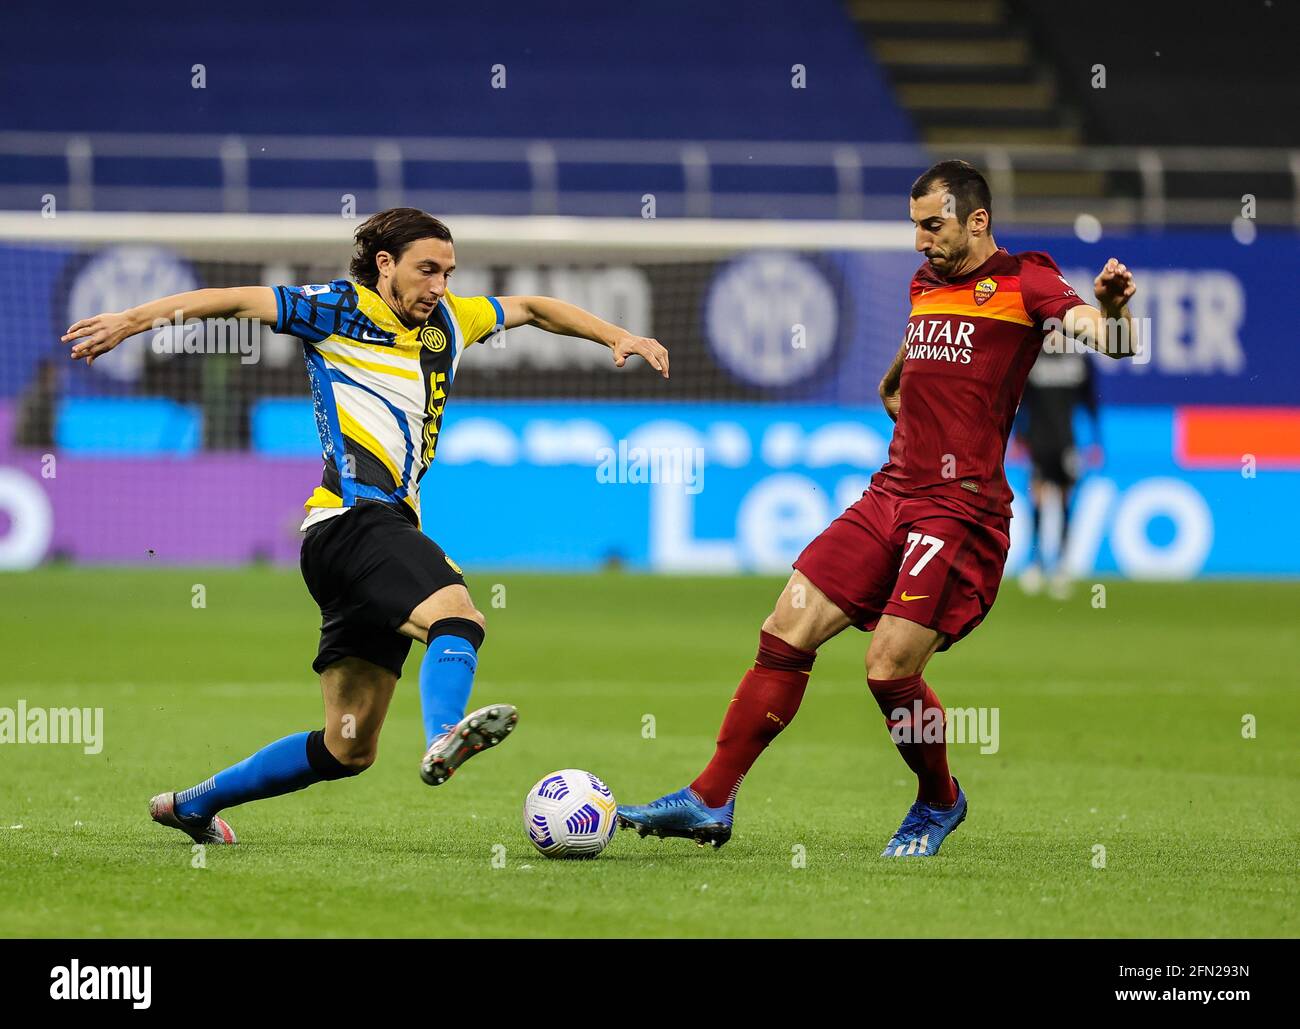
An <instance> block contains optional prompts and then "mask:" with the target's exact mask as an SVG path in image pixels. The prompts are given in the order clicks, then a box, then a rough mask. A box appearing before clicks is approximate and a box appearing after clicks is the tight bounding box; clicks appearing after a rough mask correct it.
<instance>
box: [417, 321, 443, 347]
mask: <svg viewBox="0 0 1300 1029" xmlns="http://www.w3.org/2000/svg"><path fill="white" fill-rule="evenodd" d="M420 344H421V345H422V346H424V347H426V348H428V349H429V350H432V351H433V352H434V353H435V354H440V353H442V352H443V351H444V350H446V349H447V334H446V333H445V332H443V331H442V330H441V329H439V328H437V327H436V326H433V325H426V326H425V327H424V328H422V329H421V330H420Z"/></svg>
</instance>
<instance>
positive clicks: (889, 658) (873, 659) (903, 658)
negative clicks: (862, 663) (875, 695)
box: [866, 640, 913, 679]
mask: <svg viewBox="0 0 1300 1029" xmlns="http://www.w3.org/2000/svg"><path fill="white" fill-rule="evenodd" d="M912 664H913V661H912V658H911V656H910V655H908V654H906V653H904V652H903V651H902V650H901V649H900V648H897V647H892V646H890V645H889V644H886V643H877V642H876V641H875V640H872V642H871V646H869V647H868V648H867V660H866V665H867V678H869V679H902V678H904V677H906V676H908V675H911V674H913V673H912Z"/></svg>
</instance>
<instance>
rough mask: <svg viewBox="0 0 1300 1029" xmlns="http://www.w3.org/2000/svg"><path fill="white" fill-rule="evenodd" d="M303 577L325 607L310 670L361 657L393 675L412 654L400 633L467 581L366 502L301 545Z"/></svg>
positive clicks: (419, 538)
mask: <svg viewBox="0 0 1300 1029" xmlns="http://www.w3.org/2000/svg"><path fill="white" fill-rule="evenodd" d="M301 564H302V577H303V580H304V581H305V582H306V583H307V589H309V590H310V591H311V595H312V597H314V598H315V600H316V603H317V604H319V605H320V613H321V627H320V649H319V651H318V652H317V654H316V660H315V661H313V662H312V666H311V667H312V670H313V671H315V672H318V673H319V672H322V671H324V670H325V669H326V668H328V667H329V666H330V665H332V664H333V663H334V662H336V661H338V660H339V659H340V658H344V657H360V658H364V659H365V660H366V661H370V662H371V663H373V664H376V665H379V666H380V667H381V668H387V669H388V670H389V671H390V672H392V673H393V674H394V675H398V676H400V675H401V674H402V665H403V663H404V662H405V661H406V655H407V654H408V653H409V652H410V650H411V639H410V637H409V636H403V635H402V634H401V633H400V632H398V631H397V630H398V629H399V628H400V627H401V626H402V625H403V624H404V623H405V622H406V620H407V618H408V617H410V614H411V612H412V611H414V610H415V609H416V608H417V607H418V606H419V605H420V604H421V603H422V602H423V601H424V599H425V598H426V597H428V596H429V595H430V594H432V593H436V592H437V591H438V590H440V589H442V588H443V587H444V586H453V585H459V586H463V585H465V577H464V576H463V575H461V572H460V569H459V568H457V567H456V565H455V564H453V563H452V560H451V558H449V557H448V556H447V555H446V554H444V553H443V551H442V548H441V547H440V546H438V544H436V543H434V542H433V540H431V539H429V537H428V536H426V535H425V534H424V533H422V532H421V531H420V530H419V529H418V528H416V526H415V524H414V523H413V522H411V521H410V520H409V519H408V518H407V517H406V516H405V515H403V514H402V513H401V512H400V511H399V510H397V509H396V508H394V507H390V506H389V505H387V504H381V503H377V502H373V501H361V502H358V504H357V506H356V507H354V508H352V510H350V511H347V512H345V513H344V514H341V515H335V516H334V517H333V518H327V519H326V520H325V521H323V522H319V523H317V524H316V525H313V526H311V528H309V529H308V530H307V532H306V534H305V535H304V537H303V541H302V561H301Z"/></svg>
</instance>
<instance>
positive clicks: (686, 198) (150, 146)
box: [0, 132, 1300, 226]
mask: <svg viewBox="0 0 1300 1029" xmlns="http://www.w3.org/2000/svg"><path fill="white" fill-rule="evenodd" d="M941 156H944V157H946V156H961V157H965V158H967V159H969V160H972V161H974V162H975V163H977V164H979V165H980V166H982V167H983V168H984V169H986V171H987V172H988V175H989V178H990V180H991V184H992V186H993V190H994V195H995V197H996V199H997V204H998V217H999V219H1000V220H1002V221H1005V222H1020V223H1024V224H1028V223H1040V224H1048V223H1068V222H1070V221H1072V220H1073V219H1074V218H1075V217H1076V216H1077V215H1078V214H1079V213H1080V212H1081V211H1086V212H1087V213H1089V214H1092V215H1095V216H1097V217H1098V218H1101V219H1102V220H1104V221H1106V222H1107V223H1109V224H1122V225H1147V226H1159V225H1166V224H1189V223H1195V224H1224V223H1226V222H1230V221H1231V220H1232V219H1233V218H1234V217H1236V216H1238V215H1239V214H1240V212H1241V207H1242V204H1243V203H1244V201H1243V199H1242V196H1241V192H1242V191H1240V190H1238V189H1236V188H1235V186H1234V188H1232V189H1231V190H1228V189H1226V188H1225V187H1224V186H1223V185H1222V183H1223V181H1224V180H1226V179H1231V181H1232V182H1234V183H1236V182H1238V181H1240V180H1241V179H1243V177H1244V178H1245V179H1246V180H1247V181H1248V183H1250V182H1254V181H1256V180H1258V181H1259V182H1260V183H1261V184H1260V185H1259V186H1257V187H1254V189H1253V192H1252V196H1254V195H1255V194H1258V196H1257V198H1256V211H1255V218H1256V219H1257V221H1258V222H1259V223H1260V224H1265V225H1296V226H1300V151H1296V150H1287V149H1282V148H1276V149H1266V148H1257V149H1242V148H1213V147H1151V148H1133V147H1108V146H1088V147H1051V146H994V145H979V144H962V145H959V146H954V147H952V148H949V149H947V150H945V151H944V152H943V153H939V152H938V151H934V150H931V149H926V148H924V147H921V146H919V145H913V144H885V143H835V142H825V143H812V142H809V143H805V142H798V143H795V142H745V141H645V140H527V139H513V140H504V139H455V138H451V139H423V138H412V139H399V138H377V137H362V136H339V137H322V136H303V137H284V136H220V135H162V134H120V133H104V134H67V133H57V132H0V168H3V165H4V163H5V161H6V160H9V159H33V158H35V159H43V160H44V161H45V162H46V164H45V165H44V167H45V168H46V169H47V171H46V172H44V173H43V174H47V175H49V177H48V178H45V179H44V180H42V178H41V177H40V176H39V175H33V174H32V173H31V172H28V173H26V174H22V173H19V172H16V171H11V172H8V173H5V174H0V208H7V209H11V210H24V209H26V210H30V209H33V208H36V207H38V206H39V205H40V204H41V202H42V198H43V197H45V196H47V195H54V196H55V197H56V198H57V200H58V202H59V204H60V206H61V207H62V208H63V209H64V210H74V211H94V210H115V211H120V210H126V211H154V212H159V211H220V212H225V213H246V212H261V213H276V212H286V213H288V212H294V213H307V212H317V213H318V212H322V211H329V210H331V209H334V208H337V207H338V206H339V204H340V197H341V191H340V190H339V189H337V188H325V187H323V186H320V185H317V186H310V185H302V186H297V185H293V186H290V185H264V184H257V179H258V176H257V174H256V172H257V171H258V170H259V169H260V168H262V167H263V166H269V165H274V164H276V163H277V162H283V161H308V162H311V163H313V164H314V165H316V166H317V168H318V170H329V169H333V171H335V172H343V171H344V165H345V163H346V164H347V165H348V166H350V167H352V168H356V167H357V164H358V162H360V163H361V164H363V165H366V166H368V170H367V173H366V174H365V176H364V178H365V180H366V181H365V183H364V184H359V185H358V186H357V187H356V188H352V189H350V190H348V191H347V192H348V193H349V194H350V195H352V196H353V197H354V198H356V200H357V202H358V205H359V206H360V207H361V208H362V209H370V210H377V209H380V208H383V207H390V206H396V205H398V204H412V205H415V206H421V207H425V208H428V209H431V210H437V211H443V212H463V213H481V214H502V215H507V214H509V215H522V214H529V215H555V214H573V215H610V214H616V213H617V214H623V213H628V214H631V213H635V212H634V211H632V210H628V208H629V206H631V205H636V204H640V203H641V199H640V195H639V194H640V191H637V190H632V189H622V190H617V189H613V188H611V189H580V188H567V187H564V186H562V174H561V173H562V172H563V171H564V170H565V169H566V168H573V167H576V166H584V167H586V168H588V169H591V168H593V167H594V168H607V169H611V170H614V169H621V170H622V171H623V173H624V174H625V173H626V169H627V168H628V167H629V166H643V167H658V168H660V169H663V170H671V173H672V176H673V177H676V178H677V179H678V180H679V181H680V187H673V188H667V189H664V188H658V189H654V190H652V192H654V193H655V195H656V200H657V203H658V213H659V214H660V216H666V215H671V216H675V217H690V218H707V217H722V218H732V217H773V216H777V217H786V218H801V217H802V218H809V219H844V220H859V219H864V218H869V219H870V218H875V219H879V218H893V217H897V216H898V211H899V207H900V196H899V193H900V189H899V180H900V176H901V177H903V178H906V176H907V175H908V174H909V173H911V172H913V171H915V170H918V169H921V168H924V167H925V166H927V165H928V164H929V163H931V162H932V161H934V160H935V159H937V158H938V157H941ZM51 159H53V160H54V162H56V164H55V165H54V167H57V168H58V169H59V171H58V173H57V175H56V174H54V173H53V172H52V171H49V170H48V169H50V168H51V165H50V164H49V162H50V160H51ZM101 160H105V161H106V160H125V161H133V160H134V161H138V162H140V164H141V168H140V169H139V174H138V178H139V181H134V182H131V183H123V182H111V181H106V176H104V175H103V174H102V171H101V170H99V169H97V163H99V162H100V161H101ZM196 161H198V162H204V161H206V162H209V163H210V165H211V168H210V169H209V170H210V171H211V172H212V173H213V174H212V175H211V176H210V177H211V178H212V181H213V182H214V183H215V184H213V185H208V186H203V185H194V184H185V183H186V176H185V174H183V173H181V174H178V170H180V169H182V168H183V167H184V166H182V165H180V164H178V163H177V162H190V163H191V167H192V163H193V162H196ZM37 163H38V164H39V161H38V162H37ZM415 163H436V164H444V165H447V166H449V167H450V166H457V165H459V166H461V171H462V173H463V172H465V171H466V170H467V169H472V168H473V166H479V165H499V166H502V167H507V168H508V167H512V166H513V167H514V168H515V169H517V170H518V171H519V172H520V175H519V176H517V178H519V180H520V181H521V182H523V181H526V183H527V186H526V188H517V189H501V188H493V187H489V186H486V185H485V186H484V187H483V188H465V187H463V186H462V187H461V188H454V189H452V188H447V189H443V188H430V187H427V186H424V187H421V186H419V185H418V182H417V181H416V180H417V179H418V178H419V177H418V176H413V175H412V174H411V168H412V165H413V164H415ZM169 164H170V166H169ZM728 169H745V171H746V173H747V174H748V173H749V172H750V171H752V170H753V169H760V170H768V171H773V172H776V171H785V172H788V171H789V170H792V169H793V170H800V169H802V170H806V171H807V172H808V173H809V180H808V182H807V183H805V184H806V185H807V186H808V187H809V188H808V189H807V191H802V192H794V191H789V190H787V191H784V192H782V191H762V190H758V191H747V190H742V189H726V188H722V187H721V185H720V183H719V181H718V179H719V173H721V172H725V171H726V170H728ZM155 173H156V177H151V176H152V175H154V174H155ZM1060 173H1067V174H1066V175H1065V176H1061V174H1060ZM1080 173H1081V174H1082V175H1083V177H1084V178H1087V176H1088V175H1093V176H1096V175H1101V176H1104V177H1106V178H1105V179H1104V181H1102V183H1101V184H1100V186H1098V185H1097V183H1096V181H1095V180H1094V182H1093V185H1092V187H1090V188H1088V189H1079V190H1076V191H1075V192H1073V193H1071V191H1070V189H1069V186H1068V184H1067V185H1065V186H1064V187H1062V186H1061V185H1060V181H1067V180H1068V175H1069V174H1080ZM346 174H347V173H346V172H344V181H345V180H346ZM351 174H356V173H355V172H352V173H351ZM1035 175H1037V176H1038V184H1037V185H1036V186H1034V187H1031V188H1027V183H1028V182H1029V181H1030V179H1031V178H1032V177H1033V176H1035ZM1053 175H1056V176H1057V179H1058V182H1057V185H1056V186H1053V185H1052V181H1053ZM425 177H426V178H427V177H428V176H427V174H426V176H425ZM462 177H464V176H463V175H462ZM1172 177H1177V178H1178V179H1179V182H1180V185H1179V186H1178V187H1177V188H1175V187H1174V184H1173V182H1172V181H1171V178H1172ZM814 180H816V181H820V182H823V183H826V184H829V183H832V182H833V183H834V185H833V186H830V185H823V186H822V187H821V188H816V187H815V184H814ZM1196 180H1199V181H1200V183H1201V187H1200V188H1192V189H1186V188H1184V187H1183V185H1181V184H1182V183H1185V182H1195V181H1196ZM331 181H333V180H331ZM1044 182H1046V183H1047V184H1048V186H1047V188H1046V189H1045V188H1044V187H1043V183H1044ZM1229 193H1230V194H1232V195H1228V194H1229ZM634 194H636V195H634Z"/></svg>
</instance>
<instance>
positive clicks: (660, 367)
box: [499, 297, 668, 379]
mask: <svg viewBox="0 0 1300 1029" xmlns="http://www.w3.org/2000/svg"><path fill="white" fill-rule="evenodd" d="M499 300H500V302H501V311H502V313H503V314H504V315H505V324H506V328H507V329H513V328H514V327H515V326H516V325H536V326H537V327H538V328H539V329H545V330H546V331H547V332H554V333H557V334H559V335H561V336H577V337H578V338H580V339H589V340H592V341H593V342H596V343H603V344H604V345H605V346H607V347H609V349H610V352H611V353H612V354H613V357H614V364H616V365H617V366H618V367H620V368H622V367H623V364H624V363H625V362H626V361H627V359H628V358H629V357H631V356H632V355H633V354H636V355H638V356H640V357H643V358H645V360H646V363H647V364H649V365H650V367H651V368H653V369H654V370H655V371H657V372H658V373H659V374H660V375H662V376H663V377H664V378H665V379H666V378H668V351H667V350H666V349H665V348H664V346H663V344H662V343H660V342H659V341H658V340H657V339H650V338H648V337H646V336H636V335H634V334H632V333H630V332H628V331H627V329H624V328H621V327H620V326H618V325H614V324H612V323H610V322H607V321H604V320H603V319H600V318H597V317H596V316H595V315H594V314H592V313H591V312H590V311H584V310H583V309H582V308H581V307H575V306H574V305H573V304H566V303H565V302H564V301H563V300H556V299H555V298H554V297H500V298H499Z"/></svg>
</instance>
